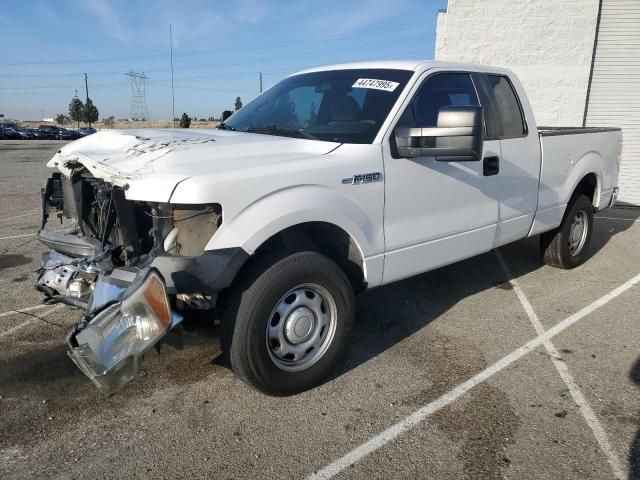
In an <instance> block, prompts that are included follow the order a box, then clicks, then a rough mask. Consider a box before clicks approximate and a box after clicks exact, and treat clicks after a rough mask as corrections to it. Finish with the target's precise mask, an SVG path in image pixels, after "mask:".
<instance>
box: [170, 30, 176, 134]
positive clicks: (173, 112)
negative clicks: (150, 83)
mask: <svg viewBox="0 0 640 480" xmlns="http://www.w3.org/2000/svg"><path fill="white" fill-rule="evenodd" d="M169 48H170V49H171V121H172V122H173V128H176V94H175V90H174V88H173V32H172V30H171V24H169Z"/></svg>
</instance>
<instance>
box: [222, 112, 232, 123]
mask: <svg viewBox="0 0 640 480" xmlns="http://www.w3.org/2000/svg"><path fill="white" fill-rule="evenodd" d="M231 115H233V112H232V111H231V110H225V111H224V112H222V121H223V122H224V121H225V120H226V119H227V118H229V117H230V116H231Z"/></svg>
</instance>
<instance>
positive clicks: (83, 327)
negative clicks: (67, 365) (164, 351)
mask: <svg viewBox="0 0 640 480" xmlns="http://www.w3.org/2000/svg"><path fill="white" fill-rule="evenodd" d="M129 273H130V276H133V278H132V281H131V283H130V284H129V285H128V286H127V287H125V285H126V280H125V281H121V280H118V275H115V276H113V275H112V276H110V277H108V278H106V279H104V280H101V282H99V283H97V284H96V291H95V292H94V295H93V298H94V299H95V301H96V303H97V304H95V307H96V308H97V309H98V313H96V314H95V315H94V316H92V317H91V318H90V319H86V320H83V321H82V322H81V323H79V324H78V325H77V326H76V327H75V328H74V329H73V330H72V331H71V333H70V334H69V337H68V339H67V341H68V344H69V348H70V351H69V352H68V355H69V357H70V358H71V360H73V362H74V363H75V364H76V365H77V366H78V368H80V370H82V372H83V373H84V374H85V375H86V376H87V377H89V378H90V379H91V381H92V382H93V383H94V384H95V385H96V386H97V387H98V389H99V390H100V391H101V392H103V393H105V394H107V395H109V394H111V393H113V392H115V391H116V390H118V389H119V388H120V387H122V386H123V385H124V384H125V383H127V382H128V381H130V380H131V379H132V378H134V377H135V376H137V375H138V373H139V372H140V366H141V363H142V357H143V355H144V353H145V352H146V351H147V350H149V348H151V347H153V346H154V345H155V344H157V343H158V341H159V340H160V339H162V338H163V337H164V336H165V335H166V333H167V332H168V331H169V330H170V329H171V328H173V327H175V326H176V325H177V324H178V323H180V321H181V320H182V317H181V316H180V315H179V314H178V313H177V312H172V310H171V307H170V305H169V299H168V297H167V293H166V290H165V286H164V281H163V279H162V277H161V276H160V275H159V274H158V272H157V271H156V270H155V269H149V268H147V269H143V270H140V271H138V272H136V273H134V272H129ZM105 301H106V303H105ZM93 309H94V303H93V302H92V305H90V306H89V313H91V312H92V311H93Z"/></svg>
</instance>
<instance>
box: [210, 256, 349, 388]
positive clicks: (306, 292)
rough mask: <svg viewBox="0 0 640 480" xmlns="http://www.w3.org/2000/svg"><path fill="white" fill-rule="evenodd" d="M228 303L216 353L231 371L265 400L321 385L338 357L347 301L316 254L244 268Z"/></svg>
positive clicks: (328, 263) (337, 273)
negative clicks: (220, 351)
mask: <svg viewBox="0 0 640 480" xmlns="http://www.w3.org/2000/svg"><path fill="white" fill-rule="evenodd" d="M233 288H234V290H232V292H231V294H230V296H229V298H228V299H227V301H228V309H227V315H226V318H225V319H224V322H225V325H224V326H223V339H222V344H223V349H224V350H225V352H226V354H227V355H228V357H229V360H230V363H231V368H232V369H233V371H234V373H236V375H237V376H239V377H240V378H241V379H242V380H243V381H245V382H246V383H247V384H249V385H250V386H252V387H254V388H256V389H257V390H260V391H262V392H264V393H267V394H270V395H291V394H295V393H299V392H301V391H304V390H307V389H309V388H312V387H314V386H316V385H318V384H319V383H321V382H322V381H323V380H324V379H325V378H326V377H327V376H328V375H329V373H330V372H331V371H332V370H333V369H334V367H335V366H336V364H337V362H338V360H339V358H340V356H341V354H342V353H343V352H344V351H345V350H346V346H347V336H348V333H349V331H350V330H351V326H352V324H353V319H354V312H355V301H354V294H353V290H352V288H351V284H350V283H349V280H348V279H347V277H346V275H345V274H344V272H343V271H342V269H340V267H338V265H336V264H335V263H334V262H333V261H332V260H330V259H328V258H327V257H325V256H323V255H320V254H318V253H316V252H298V253H293V254H290V255H284V254H281V255H278V256H275V257H267V258H263V259H261V260H258V261H256V262H254V263H253V264H251V265H249V266H248V268H247V269H246V270H245V271H244V272H243V274H242V275H241V277H240V278H239V281H238V282H237V285H236V286H235V287H233Z"/></svg>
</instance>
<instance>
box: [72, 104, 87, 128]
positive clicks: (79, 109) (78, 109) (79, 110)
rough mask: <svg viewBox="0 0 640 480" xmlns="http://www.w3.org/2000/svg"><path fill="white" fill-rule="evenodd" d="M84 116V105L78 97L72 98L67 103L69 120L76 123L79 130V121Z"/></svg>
mask: <svg viewBox="0 0 640 480" xmlns="http://www.w3.org/2000/svg"><path fill="white" fill-rule="evenodd" d="M83 115H84V104H83V103H82V100H80V99H79V98H78V97H73V98H72V99H71V102H70V103H69V118H71V120H73V121H74V122H78V128H80V121H81V120H82V117H83Z"/></svg>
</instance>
